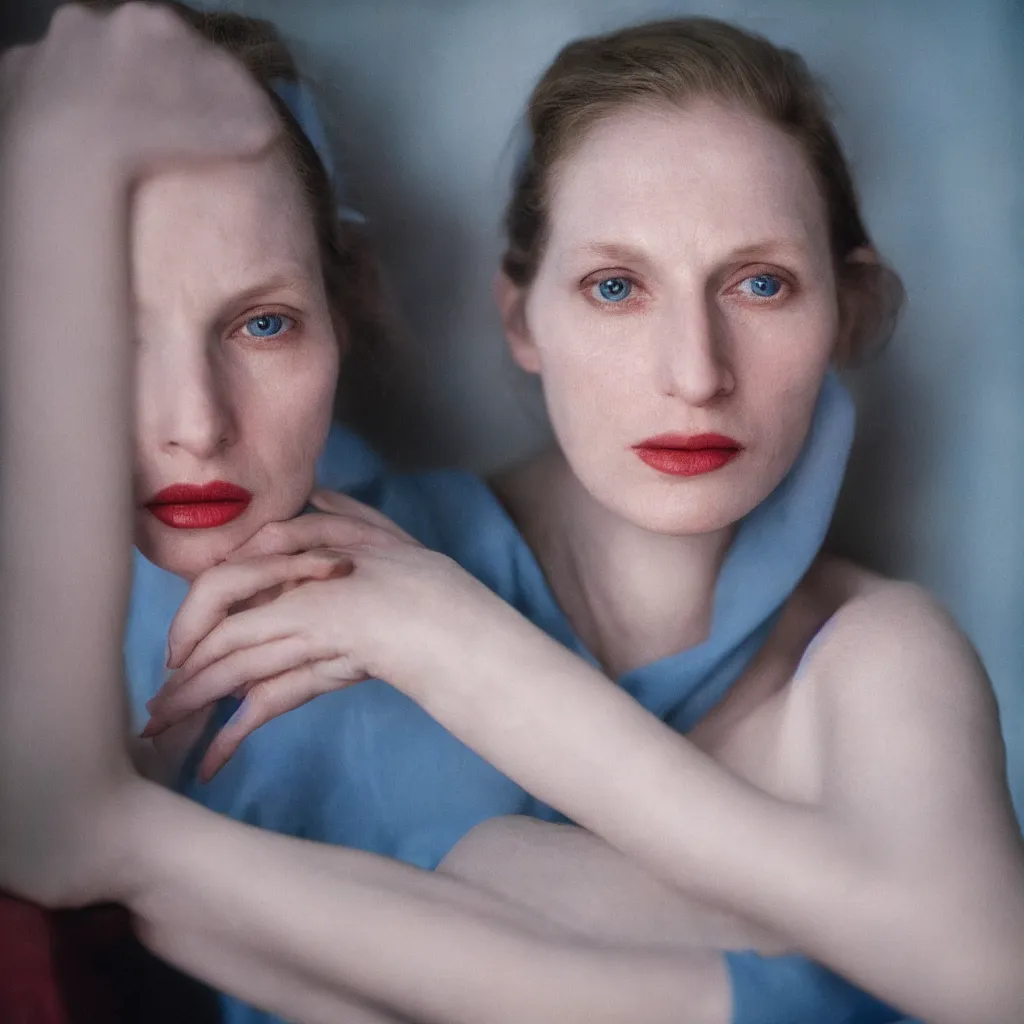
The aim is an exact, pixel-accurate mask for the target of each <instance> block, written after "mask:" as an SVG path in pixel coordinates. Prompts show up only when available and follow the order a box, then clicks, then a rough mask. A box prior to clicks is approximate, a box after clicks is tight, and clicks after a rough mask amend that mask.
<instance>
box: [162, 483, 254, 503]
mask: <svg viewBox="0 0 1024 1024" xmlns="http://www.w3.org/2000/svg"><path fill="white" fill-rule="evenodd" d="M251 500H252V494H251V493H250V492H249V491H247V490H246V489H245V488H244V487H239V486H238V484H229V483H226V482H225V481H223V480H213V481H212V482H211V483H208V484H171V485H170V486H169V487H165V488H164V489H163V490H162V491H157V493H156V494H154V495H153V497H152V498H150V499H149V501H147V502H146V504H147V505H190V504H193V503H194V502H202V501H251Z"/></svg>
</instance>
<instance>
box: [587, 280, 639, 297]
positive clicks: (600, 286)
mask: <svg viewBox="0 0 1024 1024" xmlns="http://www.w3.org/2000/svg"><path fill="white" fill-rule="evenodd" d="M595 287H596V289H597V293H598V295H600V296H601V298H602V299H603V300H604V301H605V302H622V300H623V299H628V298H629V296H630V295H631V294H632V292H633V282H632V281H630V280H629V279H628V278H625V277H608V278H605V280H603V281H599V282H598V283H597V285H595Z"/></svg>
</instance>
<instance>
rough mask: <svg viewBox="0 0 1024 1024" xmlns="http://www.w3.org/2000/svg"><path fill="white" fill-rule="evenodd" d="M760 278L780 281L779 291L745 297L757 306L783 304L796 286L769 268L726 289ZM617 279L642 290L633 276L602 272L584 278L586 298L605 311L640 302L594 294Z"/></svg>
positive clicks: (617, 272)
mask: <svg viewBox="0 0 1024 1024" xmlns="http://www.w3.org/2000/svg"><path fill="white" fill-rule="evenodd" d="M759 277H770V278H772V279H773V280H775V281H778V283H779V291H778V292H777V293H776V294H775V295H766V296H758V295H750V294H748V295H746V296H744V297H745V298H746V299H748V300H749V301H751V302H753V303H754V304H755V305H758V306H769V305H776V304H777V303H779V302H782V301H783V300H784V299H787V298H789V296H790V294H791V293H792V291H793V287H794V286H793V284H792V282H791V281H790V280H789V279H788V277H786V276H785V275H783V274H782V273H781V272H779V271H777V270H775V269H768V268H765V269H761V268H757V269H755V270H754V272H753V273H749V272H748V273H745V274H744V276H743V277H742V278H740V280H739V281H737V282H735V284H732V285H730V286H729V287H728V288H727V289H726V291H727V292H731V291H733V290H734V289H736V288H738V287H739V286H740V285H742V284H745V283H746V282H747V281H752V280H754V279H756V278H759ZM616 279H621V280H623V281H628V282H629V284H630V286H631V288H632V289H634V290H642V286H641V284H640V282H639V281H637V279H636V278H635V277H633V275H631V274H628V273H625V272H622V271H615V270H612V271H601V272H600V276H597V277H595V276H594V275H593V274H591V275H589V276H588V277H586V278H584V280H583V281H582V282H581V287H582V290H583V292H584V294H585V296H586V297H587V298H588V299H589V300H590V301H591V302H592V303H593V304H594V305H596V306H599V307H600V308H601V309H604V310H609V311H619V310H621V309H624V308H628V307H631V306H632V305H633V304H634V302H635V301H638V299H637V298H636V297H634V294H633V292H631V293H630V294H629V295H628V296H627V297H626V298H624V299H622V300H621V301H619V302H609V301H607V300H602V299H600V298H598V297H597V296H596V295H595V294H594V292H595V289H597V288H598V287H599V286H600V285H602V284H604V283H605V282H606V281H613V280H616Z"/></svg>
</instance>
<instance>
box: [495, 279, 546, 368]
mask: <svg viewBox="0 0 1024 1024" xmlns="http://www.w3.org/2000/svg"><path fill="white" fill-rule="evenodd" d="M494 301H495V302H496V303H497V305H498V313H499V314H500V315H501V326H502V329H503V330H504V332H505V340H506V341H507V342H508V347H509V350H510V351H511V352H512V358H513V359H514V360H515V361H516V364H517V365H518V366H519V367H520V368H521V369H523V370H525V371H526V372H527V373H540V353H539V352H538V351H537V347H536V346H535V345H534V343H533V338H532V336H531V335H530V328H529V327H528V325H527V323H526V291H525V289H523V288H522V287H521V286H520V285H517V284H515V283H514V282H513V281H512V280H511V278H510V277H509V276H508V274H506V273H505V271H504V270H499V271H498V273H497V274H496V275H495V277H494Z"/></svg>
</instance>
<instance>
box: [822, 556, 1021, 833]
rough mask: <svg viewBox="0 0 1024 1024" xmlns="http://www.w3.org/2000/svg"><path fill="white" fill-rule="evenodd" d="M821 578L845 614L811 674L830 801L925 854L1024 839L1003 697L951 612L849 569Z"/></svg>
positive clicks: (911, 587) (919, 593) (833, 566)
mask: <svg viewBox="0 0 1024 1024" xmlns="http://www.w3.org/2000/svg"><path fill="white" fill-rule="evenodd" d="M815 571H816V573H817V578H816V580H815V581H814V585H815V586H818V587H821V588H823V592H825V593H829V594H830V596H831V600H832V601H833V602H834V606H835V609H836V610H835V612H834V614H832V616H831V617H830V618H829V620H828V622H827V623H826V625H825V626H824V628H823V629H822V631H821V632H820V634H819V638H818V640H817V641H816V642H815V644H814V645H813V649H811V650H809V652H808V657H807V660H806V666H805V667H806V672H807V675H808V676H810V677H811V679H812V680H813V683H814V686H815V689H816V690H817V692H818V696H819V700H820V707H819V712H820V717H819V725H820V728H821V737H820V738H821V743H822V750H823V751H826V752H827V756H826V757H825V758H824V771H825V776H826V778H825V780H824V781H825V792H831V793H832V795H833V797H834V798H836V799H837V800H839V801H841V802H842V803H843V804H844V805H845V806H846V807H847V808H851V807H858V808H860V810H861V811H862V812H863V818H864V820H872V821H874V822H875V824H876V825H878V826H879V827H881V828H882V829H883V830H884V831H885V832H887V834H888V835H889V836H890V837H892V836H893V835H894V834H896V833H902V834H904V835H905V836H906V837H907V839H908V841H910V842H914V843H915V844H916V842H926V841H927V842H929V843H931V844H933V846H934V844H936V843H938V844H941V845H944V846H948V844H949V843H950V842H951V841H953V840H952V837H954V836H956V835H961V836H968V837H971V841H973V842H979V841H981V842H982V843H984V840H983V839H981V837H983V836H988V837H989V838H994V837H996V836H1001V837H1002V838H1003V839H1006V838H1009V837H1010V836H1011V834H1012V836H1013V837H1016V834H1017V829H1016V825H1015V823H1014V819H1013V811H1012V806H1011V804H1010V799H1009V792H1008V788H1007V785H1006V774H1005V748H1004V746H1003V740H1002V735H1001V732H1000V727H999V714H998V707H997V705H996V701H995V696H994V694H993V692H992V688H991V686H990V684H989V681H988V677H987V675H986V673H985V670H984V668H983V666H982V664H981V661H980V659H979V658H978V655H977V654H976V652H975V651H974V648H973V647H972V646H971V644H970V642H969V640H968V639H967V637H966V636H965V635H964V633H963V632H962V631H961V630H960V629H959V628H958V626H957V625H956V623H955V622H954V621H953V619H952V617H951V616H950V615H949V613H948V612H947V611H946V610H945V609H944V608H943V607H942V606H941V605H940V604H939V603H938V602H937V601H936V600H935V599H934V598H933V597H931V595H929V594H928V592H927V591H926V590H924V589H923V588H921V587H919V586H916V585H915V584H911V583H904V582H898V581H894V580H887V579H884V578H882V577H880V576H877V575H875V574H873V573H869V572H867V571H866V570H863V569H860V568H858V567H856V566H853V565H851V564H850V563H846V562H838V561H836V562H829V563H825V564H822V565H821V566H820V567H818V568H817V569H816V570H815Z"/></svg>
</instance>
